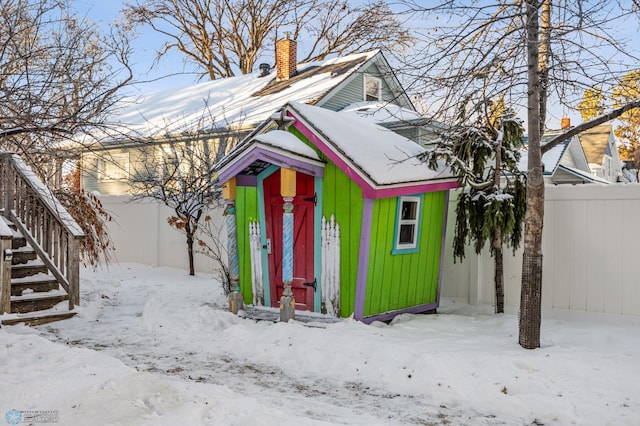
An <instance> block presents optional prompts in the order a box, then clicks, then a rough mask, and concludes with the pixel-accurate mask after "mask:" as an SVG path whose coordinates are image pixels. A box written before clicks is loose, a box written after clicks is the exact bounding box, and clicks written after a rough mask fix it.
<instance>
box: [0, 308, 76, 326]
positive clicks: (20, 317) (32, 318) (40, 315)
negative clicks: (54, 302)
mask: <svg viewBox="0 0 640 426" xmlns="http://www.w3.org/2000/svg"><path fill="white" fill-rule="evenodd" d="M76 314H77V312H76V311H60V312H57V311H44V312H29V313H26V314H16V315H8V316H7V318H6V319H0V324H2V325H16V324H26V325H41V324H47V323H49V322H53V321H61V320H65V319H68V318H71V317H73V316H75V315H76Z"/></svg>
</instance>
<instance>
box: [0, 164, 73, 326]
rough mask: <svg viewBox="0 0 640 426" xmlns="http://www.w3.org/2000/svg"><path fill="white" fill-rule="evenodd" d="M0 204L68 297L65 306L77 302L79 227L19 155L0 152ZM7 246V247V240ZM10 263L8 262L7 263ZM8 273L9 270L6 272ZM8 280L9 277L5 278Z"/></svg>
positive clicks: (0, 240) (1, 233)
mask: <svg viewBox="0 0 640 426" xmlns="http://www.w3.org/2000/svg"><path fill="white" fill-rule="evenodd" d="M0 187H1V190H0V197H1V199H0V207H3V208H4V211H3V215H4V216H5V218H6V219H7V220H9V221H10V222H12V223H13V225H14V226H15V227H16V229H17V230H18V231H19V232H20V233H21V234H22V235H23V236H24V238H25V239H26V240H27V242H28V243H29V245H31V247H32V248H33V249H34V250H35V251H36V253H37V254H38V256H39V257H40V259H41V260H42V262H43V263H44V264H45V265H46V267H47V268H48V269H49V271H50V272H51V274H52V275H53V276H54V277H55V278H56V279H57V280H58V283H59V284H60V285H61V286H62V287H63V288H64V290H65V291H66V292H67V294H68V296H69V309H70V310H71V309H73V307H74V306H76V305H79V303H80V242H81V240H82V238H84V233H83V231H82V228H80V226H79V225H78V224H77V223H76V221H75V220H73V218H72V217H71V215H70V214H69V212H67V210H66V209H65V208H64V207H63V206H62V205H61V204H60V202H59V201H58V200H57V199H56V197H55V196H54V195H53V193H52V191H51V190H50V189H49V188H48V187H47V186H46V185H44V184H43V183H42V182H41V181H40V179H39V178H38V177H37V176H36V174H35V173H34V172H33V170H31V168H30V167H29V166H27V165H26V164H25V163H24V161H22V159H21V158H20V156H19V155H17V154H15V153H10V152H0ZM5 234H6V229H4V227H2V226H0V249H2V252H0V255H1V256H2V259H0V260H1V261H2V268H3V269H2V272H3V274H2V275H3V276H2V281H3V285H2V298H1V300H2V305H0V314H1V313H2V311H3V310H4V312H8V311H6V310H5V309H6V306H5V305H4V303H5V301H4V300H5V298H6V297H8V296H5V293H6V285H5V283H6V279H7V278H6V270H5V268H6V264H7V262H6V261H5V253H7V252H6V250H5V247H4V246H5V240H4V238H5ZM9 247H11V245H10V243H9ZM9 263H10V262H9ZM9 275H10V273H9ZM9 279H10V278H9Z"/></svg>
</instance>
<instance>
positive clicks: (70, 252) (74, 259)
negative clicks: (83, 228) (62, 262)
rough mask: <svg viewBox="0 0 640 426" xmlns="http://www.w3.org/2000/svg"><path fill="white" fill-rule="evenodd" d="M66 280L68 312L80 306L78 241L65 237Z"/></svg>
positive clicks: (71, 236) (71, 237)
mask: <svg viewBox="0 0 640 426" xmlns="http://www.w3.org/2000/svg"><path fill="white" fill-rule="evenodd" d="M67 238H68V244H67V265H66V266H67V278H68V280H69V310H71V309H73V307H74V306H78V305H80V239H78V238H75V237H74V236H73V235H71V234H69V235H68V236H67Z"/></svg>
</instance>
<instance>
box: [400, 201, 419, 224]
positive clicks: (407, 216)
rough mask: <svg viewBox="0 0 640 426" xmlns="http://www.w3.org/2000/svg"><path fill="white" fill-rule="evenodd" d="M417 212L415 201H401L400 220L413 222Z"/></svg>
mask: <svg viewBox="0 0 640 426" xmlns="http://www.w3.org/2000/svg"><path fill="white" fill-rule="evenodd" d="M417 210H418V203H417V202H415V201H403V202H402V213H401V215H400V219H402V220H415V219H416V212H417Z"/></svg>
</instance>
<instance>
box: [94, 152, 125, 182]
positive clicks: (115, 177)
mask: <svg viewBox="0 0 640 426" xmlns="http://www.w3.org/2000/svg"><path fill="white" fill-rule="evenodd" d="M130 164H131V163H130V159H129V153H128V152H121V153H118V154H105V156H104V158H98V164H97V166H98V180H99V181H100V182H113V181H122V180H127V179H129V167H130Z"/></svg>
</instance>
